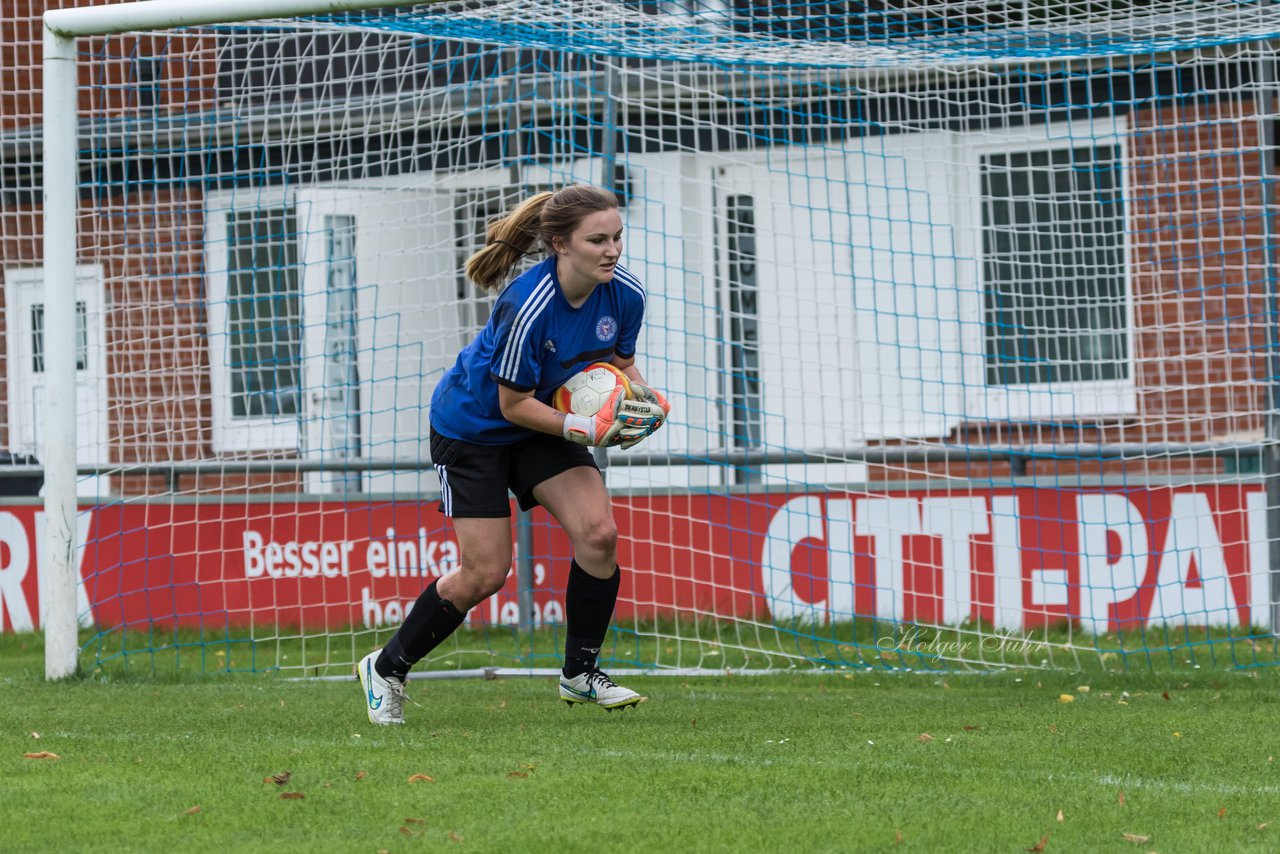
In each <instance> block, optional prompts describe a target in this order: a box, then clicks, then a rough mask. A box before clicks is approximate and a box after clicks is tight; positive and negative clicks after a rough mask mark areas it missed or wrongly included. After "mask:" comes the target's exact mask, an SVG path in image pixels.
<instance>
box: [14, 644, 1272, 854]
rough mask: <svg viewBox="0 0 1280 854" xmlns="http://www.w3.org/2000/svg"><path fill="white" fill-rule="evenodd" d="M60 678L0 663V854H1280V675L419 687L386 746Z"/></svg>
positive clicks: (352, 703)
mask: <svg viewBox="0 0 1280 854" xmlns="http://www.w3.org/2000/svg"><path fill="white" fill-rule="evenodd" d="M42 655H43V651H42V649H41V644H40V640H39V638H38V637H34V636H18V637H14V636H7V637H3V638H0V696H3V702H0V721H2V722H3V725H2V726H0V780H3V782H2V783H0V850H15V851H27V850H55V851H126V850H139V851H173V850H179V851H184V852H185V851H218V852H230V851H240V850H259V851H271V852H284V851H356V852H359V851H367V852H376V851H380V850H385V851H391V852H414V851H432V850H443V851H451V850H471V851H557V852H574V851H583V852H598V851H600V850H602V849H604V850H615V849H617V850H623V851H627V852H647V851H656V852H665V853H666V854H671V852H684V851H864V850H871V851H888V850H894V851H897V850H916V851H1010V852H1016V851H1023V850H1028V849H1036V848H1037V846H1039V847H1040V850H1043V851H1048V852H1053V851H1063V852H1066V851H1119V852H1129V851H1134V852H1137V851H1141V852H1145V851H1160V852H1179V851H1227V850H1231V851H1245V850H1256V851H1275V850H1277V849H1278V848H1280V797H1278V795H1280V776H1278V775H1280V770H1277V765H1278V762H1277V759H1276V757H1277V756H1280V728H1278V727H1277V725H1276V721H1277V719H1280V703H1278V702H1277V688H1278V687H1280V672H1277V669H1276V668H1271V667H1258V668H1252V669H1249V670H1246V671H1230V670H1226V669H1221V668H1220V669H1217V670H1200V671H1194V672H1190V673H1186V672H1175V673H1152V672H1128V673H1109V672H1095V673H1089V674H1079V673H1074V674H1073V673H1069V672H1062V671H1053V672H1045V671H1035V670H1028V671H1022V672H1005V673H996V674H987V675H954V676H942V675H937V674H906V675H902V674H898V675H894V674H888V673H884V672H874V671H873V672H867V671H857V672H852V671H850V672H835V673H826V674H821V675H816V674H796V675H777V676H765V677H713V678H685V677H669V676H668V677H659V676H653V677H644V678H635V679H628V680H626V681H627V683H628V684H631V685H633V686H635V687H638V688H640V689H641V690H643V691H644V692H645V693H646V694H647V695H648V696H649V701H648V702H646V703H644V704H642V705H641V706H640V707H639V708H638V709H636V710H633V711H624V712H615V713H611V714H606V713H605V712H603V711H602V710H599V709H594V708H572V709H571V708H568V707H566V706H565V705H564V704H562V703H559V702H557V701H556V700H555V696H556V693H555V685H554V683H553V682H552V681H551V680H550V679H547V678H527V677H526V678H508V679H498V680H492V681H484V680H480V679H470V680H464V679H453V680H422V681H415V682H412V683H411V684H410V688H411V691H410V695H411V696H412V697H414V698H415V699H416V700H417V702H418V703H420V704H421V706H412V705H411V706H409V707H408V712H407V714H408V716H409V722H408V724H407V725H406V726H404V727H399V728H392V729H375V728H373V727H372V726H371V725H369V723H368V722H367V720H366V719H365V717H364V712H363V709H362V707H361V704H360V698H359V694H358V690H357V688H356V687H355V686H356V683H355V682H354V681H349V682H318V681H292V680H290V679H289V678H288V677H287V676H285V675H282V674H278V673H275V674H273V673H266V674H220V675H208V676H183V675H180V674H179V675H173V674H160V675H156V674H142V673H104V674H99V675H97V676H92V677H88V678H84V679H79V680H73V681H71V682H69V683H65V684H46V683H44V681H43V679H42V672H43V671H42V663H41V662H42ZM1086 687H1087V690H1085V688H1086ZM1063 697H1070V698H1072V701H1071V702H1063ZM36 734H38V737H37V735H36ZM42 751H45V752H49V753H53V754H56V755H57V756H58V757H59V758H57V759H53V758H44V759H28V758H24V757H25V754H29V753H39V752H42ZM285 774H288V780H287V782H284V783H283V784H280V783H277V782H275V781H274V780H273V779H272V775H281V778H282V779H283V775H285ZM415 775H425V776H426V777H428V778H430V779H418V780H417V781H413V778H414V777H415Z"/></svg>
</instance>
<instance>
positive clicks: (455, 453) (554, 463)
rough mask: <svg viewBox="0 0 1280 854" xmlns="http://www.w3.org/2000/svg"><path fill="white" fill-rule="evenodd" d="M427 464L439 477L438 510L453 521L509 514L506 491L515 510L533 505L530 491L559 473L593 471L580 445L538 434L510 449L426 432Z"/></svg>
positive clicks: (535, 502) (591, 461)
mask: <svg viewBox="0 0 1280 854" xmlns="http://www.w3.org/2000/svg"><path fill="white" fill-rule="evenodd" d="M431 462H432V463H433V464H434V465H435V467H436V474H437V475H439V476H440V512H441V513H443V514H444V515H446V516H450V517H457V518H500V517H507V516H510V515H511V504H510V498H509V497H508V496H507V490H510V491H511V492H512V493H514V494H515V496H516V500H517V501H519V502H520V509H521V510H532V509H533V508H534V507H537V506H538V500H537V499H536V498H534V497H533V488H534V487H535V486H537V485H538V484H540V483H542V482H543V481H546V480H550V479H551V478H553V477H555V476H556V475H558V474H560V473H561V472H563V471H568V470H569V469H572V468H577V467H579V466H591V467H592V468H596V461H595V458H594V457H593V456H591V451H590V450H589V449H587V448H586V447H584V446H583V445H575V444H573V443H572V442H569V441H566V440H564V439H560V438H557V437H555V436H551V435H544V434H541V433H539V434H538V435H536V436H532V437H530V438H528V439H524V440H522V441H519V442H516V443H515V444H512V445H475V444H472V443H471V442H464V441H462V440H461V439H450V438H449V437H448V436H442V435H441V434H439V433H437V432H436V430H435V428H434V427H433V428H431Z"/></svg>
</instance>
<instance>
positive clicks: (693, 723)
mask: <svg viewBox="0 0 1280 854" xmlns="http://www.w3.org/2000/svg"><path fill="white" fill-rule="evenodd" d="M689 725H690V726H692V727H693V728H694V729H697V728H698V719H697V718H694V719H693V720H692V721H690V723H689Z"/></svg>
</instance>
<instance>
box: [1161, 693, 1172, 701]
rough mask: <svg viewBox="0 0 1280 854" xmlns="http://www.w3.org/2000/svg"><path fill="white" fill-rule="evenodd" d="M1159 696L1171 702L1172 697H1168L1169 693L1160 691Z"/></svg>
mask: <svg viewBox="0 0 1280 854" xmlns="http://www.w3.org/2000/svg"><path fill="white" fill-rule="evenodd" d="M1160 696H1161V697H1164V698H1165V699H1166V700H1172V699H1173V698H1172V697H1170V696H1169V692H1168V691H1161V692H1160Z"/></svg>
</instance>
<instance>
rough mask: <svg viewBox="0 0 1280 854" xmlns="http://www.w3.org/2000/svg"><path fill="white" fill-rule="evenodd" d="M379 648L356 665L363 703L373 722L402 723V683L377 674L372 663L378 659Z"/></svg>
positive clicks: (403, 697) (382, 723)
mask: <svg viewBox="0 0 1280 854" xmlns="http://www.w3.org/2000/svg"><path fill="white" fill-rule="evenodd" d="M380 652H382V650H380V649H375V650H374V651H373V652H371V653H369V654H368V655H366V656H365V657H364V658H362V659H361V660H360V663H359V664H358V665H356V673H357V674H359V676H360V687H361V688H362V689H363V690H364V704H365V708H366V709H367V710H368V712H369V720H370V721H372V722H373V723H375V724H381V725H384V726H385V725H387V724H402V723H404V701H405V699H406V697H405V695H404V683H403V682H401V681H400V680H399V679H396V678H395V677H394V676H393V677H391V678H388V679H384V678H383V677H381V676H379V675H378V671H377V670H375V669H374V667H373V663H374V662H375V661H377V660H378V653H380Z"/></svg>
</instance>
